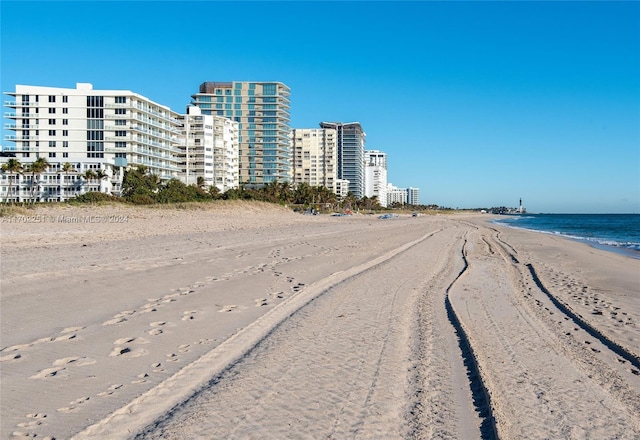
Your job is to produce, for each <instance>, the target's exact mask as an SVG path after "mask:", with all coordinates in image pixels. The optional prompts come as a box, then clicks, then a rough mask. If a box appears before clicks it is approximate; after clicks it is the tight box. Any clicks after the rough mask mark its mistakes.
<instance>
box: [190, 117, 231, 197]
mask: <svg viewBox="0 0 640 440" xmlns="http://www.w3.org/2000/svg"><path fill="white" fill-rule="evenodd" d="M178 119H179V120H180V122H181V136H180V153H179V154H178V157H179V161H180V164H179V166H180V177H181V180H182V181H183V182H185V183H186V184H187V185H191V184H197V183H198V181H199V180H201V181H202V184H203V186H204V188H209V187H211V186H216V187H217V188H218V189H219V190H220V191H221V192H225V191H227V190H228V189H232V188H237V187H238V123H237V122H234V121H232V120H230V119H228V118H224V117H220V116H212V115H203V114H202V111H201V109H200V108H199V107H195V106H189V107H187V113H186V114H185V115H181V116H180V117H179V118H178ZM187 152H188V157H189V160H188V161H187ZM199 178H201V179H199Z"/></svg>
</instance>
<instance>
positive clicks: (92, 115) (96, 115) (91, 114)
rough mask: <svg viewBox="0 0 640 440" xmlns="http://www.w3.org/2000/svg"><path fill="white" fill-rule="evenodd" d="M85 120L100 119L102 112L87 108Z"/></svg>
mask: <svg viewBox="0 0 640 440" xmlns="http://www.w3.org/2000/svg"><path fill="white" fill-rule="evenodd" d="M87 118H88V119H102V118H104V110H103V109H101V108H88V109H87Z"/></svg>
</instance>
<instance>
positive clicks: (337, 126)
mask: <svg viewBox="0 0 640 440" xmlns="http://www.w3.org/2000/svg"><path fill="white" fill-rule="evenodd" d="M320 128H326V129H334V130H336V132H337V135H338V142H337V146H338V179H344V180H348V181H349V191H351V192H352V193H353V194H354V195H355V196H356V197H358V198H359V199H360V198H362V197H363V196H364V146H365V142H366V133H365V132H364V130H363V129H362V126H361V125H360V123H359V122H349V123H343V122H321V123H320Z"/></svg>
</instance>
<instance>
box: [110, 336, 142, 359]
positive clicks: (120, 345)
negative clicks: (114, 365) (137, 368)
mask: <svg viewBox="0 0 640 440" xmlns="http://www.w3.org/2000/svg"><path fill="white" fill-rule="evenodd" d="M132 343H135V344H148V343H149V341H147V340H146V339H144V338H120V339H118V340H116V341H115V342H114V343H113V345H117V347H115V348H114V349H113V350H112V351H111V353H110V354H109V356H125V357H138V356H144V355H146V354H147V351H146V350H144V349H143V348H139V347H138V348H135V347H132V346H130V345H127V344H132Z"/></svg>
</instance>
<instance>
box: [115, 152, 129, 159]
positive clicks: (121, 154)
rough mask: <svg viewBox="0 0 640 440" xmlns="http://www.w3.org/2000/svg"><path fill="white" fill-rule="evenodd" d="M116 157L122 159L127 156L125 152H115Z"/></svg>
mask: <svg viewBox="0 0 640 440" xmlns="http://www.w3.org/2000/svg"><path fill="white" fill-rule="evenodd" d="M116 157H121V158H123V159H126V158H127V153H116Z"/></svg>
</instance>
